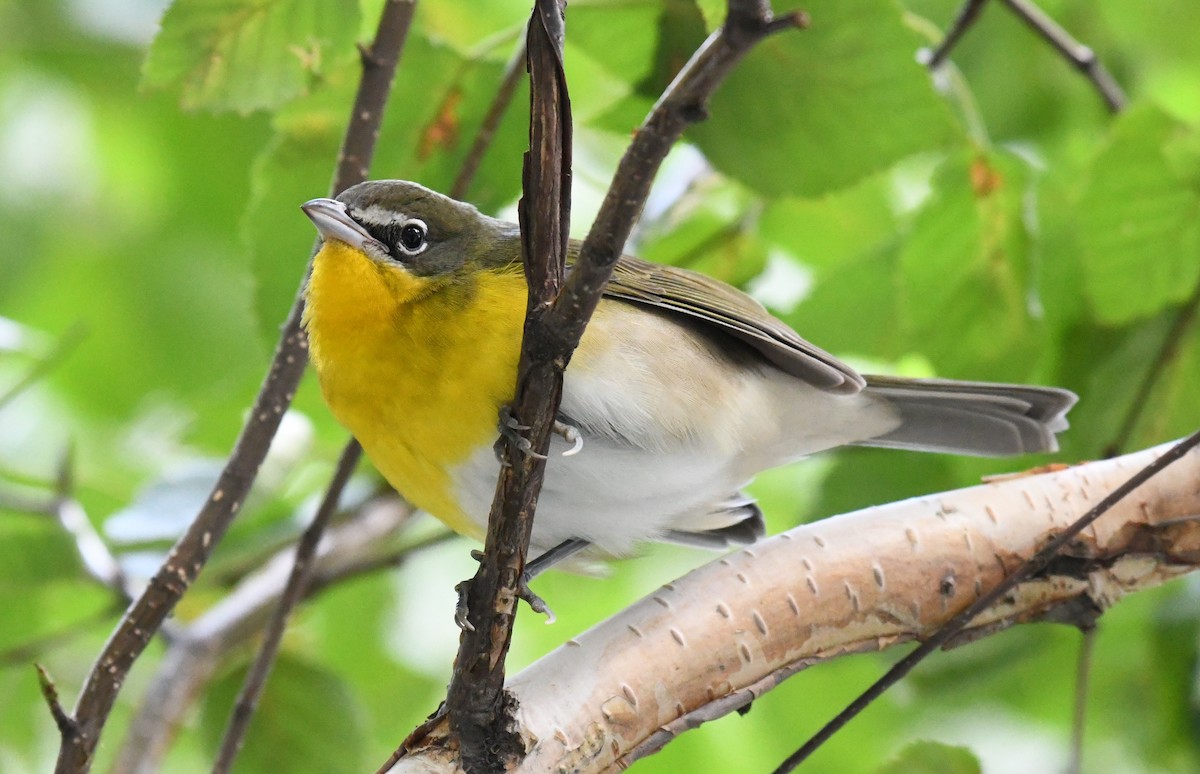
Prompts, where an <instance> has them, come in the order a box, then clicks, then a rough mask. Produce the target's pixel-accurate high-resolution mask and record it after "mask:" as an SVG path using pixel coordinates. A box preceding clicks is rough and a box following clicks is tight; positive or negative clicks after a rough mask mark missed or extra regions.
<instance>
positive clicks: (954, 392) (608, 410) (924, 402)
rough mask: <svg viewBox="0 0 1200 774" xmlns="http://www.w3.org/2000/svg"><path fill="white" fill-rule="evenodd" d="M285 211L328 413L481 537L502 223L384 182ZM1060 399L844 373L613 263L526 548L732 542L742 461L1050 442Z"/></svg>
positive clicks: (747, 509) (756, 517) (499, 378)
mask: <svg viewBox="0 0 1200 774" xmlns="http://www.w3.org/2000/svg"><path fill="white" fill-rule="evenodd" d="M303 209H304V211H305V213H306V214H307V215H308V217H309V218H311V219H312V221H313V223H314V224H315V225H316V227H317V230H318V231H319V232H320V234H321V236H322V238H323V240H324V241H323V244H322V246H321V248H320V249H319V251H318V252H317V255H316V256H315V258H314V261H313V270H312V276H311V278H310V280H309V283H308V288H307V307H306V311H305V318H304V319H305V325H306V327H307V330H308V334H309V339H310V345H311V352H312V362H313V364H314V366H315V368H316V372H317V375H318V378H319V381H320V384H321V390H322V393H323V394H324V396H325V400H326V402H327V403H328V404H329V407H330V409H331V411H332V412H333V414H334V416H335V417H336V418H337V419H338V420H339V421H340V422H341V423H342V424H343V425H345V426H346V428H347V429H349V430H350V432H351V433H353V434H354V436H355V437H356V438H358V440H359V442H360V443H361V444H362V446H363V449H364V450H365V451H366V453H367V454H368V455H369V456H370V458H371V459H372V461H373V462H374V463H375V465H376V467H377V468H378V469H379V471H380V472H381V473H382V474H383V476H384V477H385V478H387V480H388V481H389V482H390V483H391V484H392V485H393V486H394V487H395V488H396V489H397V490H398V491H399V492H400V493H401V494H402V495H404V496H405V497H406V498H408V499H409V500H410V501H411V502H412V503H413V504H414V505H416V506H418V507H420V508H422V509H424V510H426V511H428V512H429V513H431V514H432V515H434V516H436V517H437V518H439V519H441V520H442V521H444V522H445V523H446V524H448V525H449V526H450V527H451V528H453V529H454V530H456V531H458V532H460V533H463V534H466V535H469V536H472V537H475V538H478V537H480V536H482V534H483V532H484V530H485V525H486V519H487V515H488V511H489V506H490V503H491V500H492V496H493V493H494V491H495V482H496V478H497V474H498V472H499V462H498V461H497V459H496V457H495V455H494V453H493V442H494V441H495V439H496V434H497V421H498V417H499V415H500V412H501V411H502V409H503V408H504V407H505V406H507V404H508V403H509V402H510V401H511V400H512V397H513V390H514V386H515V384H516V370H517V360H518V355H519V352H520V346H521V335H522V327H523V323H524V318H525V304H526V298H527V292H526V288H525V279H524V274H523V272H522V267H521V246H520V235H519V232H518V229H517V226H516V225H515V224H512V223H507V222H504V221H501V220H497V219H495V218H491V217H487V216H485V215H483V214H481V213H480V212H479V211H478V210H476V209H475V208H474V207H472V206H471V205H469V204H464V203H462V202H458V201H455V200H453V199H450V198H448V197H445V196H442V195H440V194H438V193H435V192H433V191H430V190H428V189H426V188H423V187H421V186H419V185H417V184H415V183H410V182H405V181H397V180H381V181H372V182H366V183H362V184H360V185H356V186H354V187H353V188H350V189H348V190H347V191H345V192H344V193H342V194H341V195H340V196H339V197H338V198H337V199H314V200H312V201H310V202H307V203H306V204H304V205H303ZM578 248H579V245H578V244H577V243H574V242H573V243H572V245H571V252H572V254H575V253H577V252H578ZM1074 402H1075V395H1074V394H1072V393H1071V392H1068V391H1066V390H1062V389H1057V388H1051V387H1033V386H1024V385H1011V384H991V383H983V382H958V381H948V380H939V379H904V378H898V377H887V376H862V375H860V374H858V373H857V372H856V371H855V370H854V369H852V368H850V367H849V366H848V365H846V364H844V363H842V362H840V361H839V360H838V359H836V358H835V357H833V356H832V355H830V354H829V353H827V352H825V351H823V350H821V349H819V348H817V347H816V346H814V345H812V344H810V343H808V342H807V341H805V340H804V339H802V338H800V336H799V335H797V334H796V332H795V331H793V330H792V329H791V328H790V327H788V326H787V325H786V324H785V323H783V322H781V321H780V320H778V319H776V318H774V317H772V316H771V315H770V314H769V313H768V312H767V311H766V309H764V308H763V307H762V306H761V305H760V304H759V303H758V302H757V301H755V300H753V299H752V298H750V297H749V296H747V295H745V294H744V293H742V292H740V291H738V290H736V289H735V288H733V287H731V286H729V285H726V284H724V283H722V282H719V281H716V280H713V279H710V278H708V277H705V276H703V275H701V274H697V273H695V272H691V271H687V270H685V269H679V268H674V267H670V266H660V265H657V264H653V263H648V262H646V261H642V260H639V259H637V258H634V257H631V256H623V257H622V258H621V259H620V260H619V261H618V263H617V264H616V269H615V271H614V273H613V277H612V280H611V281H610V283H609V285H608V287H607V288H606V290H605V294H604V299H603V300H602V301H601V303H600V305H599V307H598V308H597V309H596V313H595V315H594V317H593V318H592V320H591V322H590V323H589V325H588V327H587V329H586V331H585V333H584V335H583V339H582V341H581V342H580V344H579V348H578V349H577V350H576V352H575V355H574V357H573V359H572V361H571V365H570V367H569V368H568V369H567V371H566V374H565V377H564V382H563V397H562V404H561V408H560V419H561V420H562V422H563V423H565V424H566V425H567V426H570V427H572V428H575V430H577V431H578V434H579V436H580V437H581V438H582V450H581V451H580V453H579V454H575V455H571V456H563V455H562V454H561V452H563V451H565V450H568V449H569V448H570V444H569V443H568V441H567V440H565V439H562V438H557V437H556V438H554V439H553V441H552V446H551V455H550V459H549V461H548V463H547V468H546V476H545V484H544V486H543V489H542V493H541V496H540V498H539V501H538V509H537V515H536V518H535V520H534V527H533V539H532V553H533V554H537V553H541V552H546V551H549V550H550V549H552V548H554V547H556V546H559V545H560V544H564V543H570V544H571V545H574V546H577V547H578V546H582V545H584V541H586V543H587V544H590V545H592V546H594V549H593V550H596V551H598V552H600V553H601V554H602V555H611V556H620V555H625V554H628V553H630V552H631V551H632V550H633V549H634V548H635V547H636V546H637V545H638V544H639V543H643V542H646V541H655V540H670V541H677V542H685V543H693V544H698V545H705V546H712V547H720V546H725V545H729V544H737V543H744V542H750V541H753V540H754V539H755V538H757V537H759V536H760V535H761V534H762V515H761V513H760V512H759V510H758V508H757V506H756V505H755V504H754V501H753V500H752V499H751V498H749V497H748V496H746V495H744V494H743V493H742V492H741V491H740V490H741V487H743V486H744V485H745V484H746V483H747V482H749V481H750V480H751V479H752V478H753V477H754V476H755V475H756V474H757V473H759V472H760V471H762V470H765V469H767V468H771V467H775V466H777V465H781V464H783V463H786V462H789V461H792V460H795V459H797V458H800V457H803V456H805V455H808V454H812V453H814V452H818V451H822V450H824V449H830V448H833V447H836V446H843V445H858V446H881V447H890V448H897V449H912V450H919V451H934V452H946V453H954V454H970V455H984V456H1002V455H1013V454H1022V453H1026V452H1041V451H1052V450H1054V449H1055V448H1056V444H1055V433H1057V432H1058V431H1060V430H1063V429H1064V428H1066V425H1067V423H1066V419H1065V415H1066V412H1067V410H1068V409H1069V408H1070V407H1071V406H1072V405H1073V404H1074Z"/></svg>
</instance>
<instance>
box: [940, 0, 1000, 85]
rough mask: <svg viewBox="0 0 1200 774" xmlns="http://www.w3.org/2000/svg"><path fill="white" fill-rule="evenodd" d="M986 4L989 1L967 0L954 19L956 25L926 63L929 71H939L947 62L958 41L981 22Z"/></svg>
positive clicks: (951, 26) (947, 32)
mask: <svg viewBox="0 0 1200 774" xmlns="http://www.w3.org/2000/svg"><path fill="white" fill-rule="evenodd" d="M986 4H987V0H967V2H965V3H963V6H962V8H960V9H959V10H958V16H956V17H955V18H954V23H953V24H951V25H950V29H949V30H947V31H946V37H944V38H943V39H942V42H941V43H939V44H938V47H937V48H936V49H934V51H933V53H932V54H931V55H930V57H929V61H928V62H927V63H926V64H927V65H928V66H929V69H931V70H934V69H937V68H938V67H940V66H941V64H942V62H944V61H946V57H948V56H950V52H951V51H952V50H953V49H954V47H955V46H956V45H958V41H960V40H962V37H963V35H965V34H966V32H967V30H969V29H970V28H971V27H972V26H974V24H975V22H976V21H978V20H979V12H980V11H982V10H983V6H984V5H986Z"/></svg>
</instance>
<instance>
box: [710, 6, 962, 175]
mask: <svg viewBox="0 0 1200 774" xmlns="http://www.w3.org/2000/svg"><path fill="white" fill-rule="evenodd" d="M805 10H806V11H808V12H809V14H810V16H811V17H812V25H811V27H810V28H809V29H806V30H803V31H788V32H783V33H780V34H778V35H774V36H772V37H771V38H770V39H768V40H766V41H764V42H763V43H761V44H759V45H758V46H757V47H756V48H755V49H754V50H753V51H752V52H751V53H750V54H749V55H748V56H747V57H746V59H745V60H744V61H743V62H741V63H740V64H739V65H738V67H737V68H736V69H735V70H734V71H733V73H732V74H731V75H730V76H729V78H728V80H727V81H726V82H725V83H724V84H723V85H722V86H721V88H720V89H719V90H718V91H717V93H716V95H715V96H714V97H713V99H712V104H711V106H710V109H709V114H710V117H709V119H708V120H707V121H704V122H702V123H700V124H699V125H697V126H695V127H693V128H692V129H691V130H689V132H688V137H689V138H690V139H691V140H692V141H694V142H695V143H696V144H698V145H699V146H700V149H701V150H702V151H704V154H705V155H706V156H707V157H708V158H709V160H710V161H712V163H713V164H714V165H715V166H716V167H717V168H718V169H720V170H721V171H722V172H724V173H725V174H727V175H729V176H730V177H733V178H735V179H737V180H740V181H742V182H744V183H746V184H747V185H749V186H751V187H753V188H756V189H757V190H759V191H761V192H763V193H766V194H771V195H784V194H794V195H802V196H813V195H817V194H822V193H825V192H827V191H831V190H835V189H837V188H841V187H844V186H847V185H849V184H851V183H853V182H855V181H857V180H859V179H861V178H863V177H866V176H867V175H870V174H871V173H873V172H876V171H879V170H882V169H884V168H886V167H889V166H891V165H892V164H893V163H895V162H896V161H897V160H899V159H901V158H903V157H905V156H909V155H911V154H914V153H917V152H920V151H926V150H930V149H936V148H943V147H946V146H947V145H949V144H951V143H952V142H953V141H954V140H955V139H956V137H957V136H958V130H957V129H956V128H955V125H954V123H953V121H952V119H951V115H950V112H949V110H948V108H947V107H946V105H945V103H943V102H942V100H941V99H940V98H939V97H938V95H937V94H936V93H935V92H934V89H933V86H932V84H931V81H930V78H929V75H928V74H927V73H926V72H925V70H924V69H923V68H922V66H921V65H920V64H918V63H917V61H916V56H915V55H916V52H917V49H918V48H919V47H920V46H921V43H922V41H921V39H920V38H919V37H918V36H917V35H916V34H914V33H913V32H912V31H911V30H909V29H907V28H906V27H905V25H904V22H903V20H902V17H901V13H900V9H899V7H898V6H897V5H896V4H895V3H894V2H891V1H890V0H841V1H840V2H839V1H838V0H816V1H815V2H811V3H806V4H805ZM866 20H869V21H866Z"/></svg>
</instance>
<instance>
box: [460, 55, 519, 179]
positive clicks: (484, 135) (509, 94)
mask: <svg viewBox="0 0 1200 774" xmlns="http://www.w3.org/2000/svg"><path fill="white" fill-rule="evenodd" d="M525 51H526V48H525V41H524V39H522V41H521V45H519V46H518V47H517V50H516V51H514V52H513V55H512V58H511V59H509V60H508V64H506V65H505V66H504V76H503V77H502V78H501V79H500V87H499V88H498V89H497V90H496V95H495V96H494V97H492V103H491V104H490V105H488V110H487V113H486V114H485V115H484V117H483V123H481V124H480V125H479V131H478V132H476V133H475V140H474V142H472V143H471V149H470V150H468V151H467V155H466V156H465V157H464V158H463V162H462V166H461V167H459V169H458V176H457V177H456V178H454V184H453V185H452V186H450V190H449V191H448V192H447V195H448V196H449V197H450V198H451V199H466V198H467V193H468V191H470V188H471V182H472V181H473V180H474V179H475V174H476V173H477V172H478V171H479V164H480V162H482V161H483V156H484V154H485V153H486V152H487V149H488V148H490V147H491V146H492V140H493V139H495V137H496V130H497V129H498V128H499V127H500V121H501V120H503V118H504V114H505V113H506V112H508V108H509V105H511V104H512V100H513V96H514V95H515V94H516V91H517V85H518V84H519V83H520V82H521V73H522V72H524V67H522V65H524V64H525Z"/></svg>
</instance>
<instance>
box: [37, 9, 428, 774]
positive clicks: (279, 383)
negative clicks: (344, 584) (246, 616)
mask: <svg viewBox="0 0 1200 774" xmlns="http://www.w3.org/2000/svg"><path fill="white" fill-rule="evenodd" d="M414 3H415V0H388V2H387V3H385V5H384V7H383V11H382V14H381V17H380V22H379V27H378V30H377V33H376V37H375V41H374V42H373V43H372V45H371V48H370V53H369V56H364V57H363V75H362V79H361V81H360V82H359V89H358V94H357V96H356V98H355V103H354V106H353V108H352V110H351V120H350V122H349V125H348V126H347V129H346V136H345V140H344V142H343V144H342V153H341V157H340V160H339V164H338V169H337V173H336V174H335V176H334V182H333V186H332V188H333V191H334V192H335V193H337V192H339V191H341V190H343V189H345V188H347V187H349V186H350V185H352V184H354V183H356V182H359V181H360V180H362V179H364V178H365V175H366V169H367V168H368V166H369V164H370V160H371V157H372V155H373V151H374V147H375V140H376V138H377V136H378V130H379V125H380V122H381V121H382V117H383V110H384V107H385V105H386V103H387V97H388V93H389V91H390V88H391V81H392V77H393V75H394V73H395V68H396V63H397V61H398V59H399V56H400V53H401V51H402V49H403V45H404V40H405V38H406V37H407V33H408V27H409V24H410V22H411V20H412V12H413V6H414ZM303 285H304V281H303V280H302V281H301V283H300V289H299V290H297V295H296V300H295V302H294V303H293V305H292V308H291V311H290V312H289V314H288V317H287V320H286V322H285V323H284V326H283V331H282V335H281V337H280V341H279V344H278V346H277V348H276V350H275V355H274V357H273V359H272V361H271V366H270V369H269V370H268V372H267V375H266V378H265V380H264V382H263V385H262V387H261V388H260V390H259V393H258V396H257V397H256V399H255V401H254V406H253V407H252V409H251V411H250V415H249V419H248V420H247V422H246V425H245V426H244V427H243V428H242V432H241V435H240V436H239V437H238V440H237V442H236V444H235V445H234V449H233V452H232V453H231V454H230V456H229V460H228V461H227V462H226V464H225V468H224V470H222V472H221V474H220V476H219V477H218V479H217V483H216V485H215V486H214V487H213V490H212V493H211V495H210V496H209V498H208V500H207V501H206V502H205V504H204V506H203V507H202V508H201V509H200V512H199V514H197V516H196V518H195V520H193V521H192V523H191V525H190V526H189V527H188V530H187V532H186V533H185V534H184V535H183V537H181V538H180V539H179V541H178V542H176V544H175V546H174V547H173V548H172V549H171V552H170V553H169V554H168V555H167V558H166V560H165V561H164V562H163V565H162V566H161V567H160V568H159V570H158V572H157V573H155V575H154V577H153V578H152V579H151V580H150V583H149V584H148V585H147V587H146V589H145V591H144V592H143V593H142V595H141V596H140V597H139V598H138V599H137V601H135V602H134V603H133V605H132V606H130V608H129V610H128V611H127V612H126V614H125V615H124V617H122V619H121V621H120V623H119V624H118V625H117V628H116V630H115V631H114V632H113V634H112V636H111V638H110V639H109V641H108V642H107V643H106V644H105V646H104V650H103V651H102V652H101V654H100V656H99V657H98V658H97V659H96V663H95V664H94V665H93V667H92V669H91V671H90V672H89V674H88V677H87V680H86V682H85V683H84V686H83V689H82V691H81V693H80V696H79V700H78V701H77V703H76V705H75V717H76V719H77V720H78V728H77V732H76V733H74V734H72V735H70V736H68V737H64V739H63V743H62V745H61V747H60V749H59V757H58V764H57V766H56V769H55V770H56V772H57V774H74V773H75V772H83V771H87V770H88V769H89V768H90V766H91V764H92V758H93V755H94V753H95V750H96V745H97V744H99V741H100V733H101V731H102V730H103V728H104V724H105V723H106V722H107V720H108V716H109V713H110V712H111V711H112V707H113V704H114V703H115V702H116V698H117V693H118V691H119V690H120V687H121V685H122V684H123V683H124V682H125V676H126V675H127V674H128V673H129V670H130V668H131V667H132V666H133V662H134V661H135V660H136V659H137V658H138V656H140V655H141V653H142V651H144V650H145V648H146V645H147V644H148V643H149V642H150V639H151V638H152V637H153V636H154V633H155V632H156V631H158V630H159V628H160V627H161V626H162V624H163V621H164V620H165V619H166V617H167V615H169V614H170V612H171V611H172V610H173V609H174V607H175V604H176V603H177V602H178V601H179V599H180V598H181V597H182V596H183V594H184V592H186V591H187V589H188V588H189V587H190V585H191V584H192V582H193V581H194V580H195V579H196V576H197V575H198V574H199V573H200V570H201V569H203V567H204V565H205V563H206V562H207V561H208V558H209V556H210V555H211V553H212V551H213V549H214V548H215V547H216V545H217V543H218V542H220V540H221V538H222V537H223V536H224V535H225V532H226V530H227V529H228V528H229V525H230V523H231V522H232V521H233V518H234V516H235V515H237V512H238V511H239V509H240V508H241V505H242V503H244V502H245V498H246V495H247V493H248V492H249V490H250V487H251V485H252V484H253V483H254V479H255V478H256V476H257V475H258V469H259V466H260V465H261V464H262V461H263V459H264V458H265V457H266V454H267V449H268V448H269V447H270V444H271V439H272V438H274V436H275V432H276V431H277V430H278V428H279V422H280V421H281V419H282V417H283V414H284V412H285V411H286V410H287V408H288V406H289V405H290V404H291V400H292V396H293V395H294V394H295V390H296V385H297V384H298V383H299V381H300V376H301V375H302V374H303V373H304V367H305V365H306V363H307V360H308V342H307V339H306V338H305V336H304V332H303V330H302V328H301V317H302V314H303V310H304V301H303V292H302V291H303Z"/></svg>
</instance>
